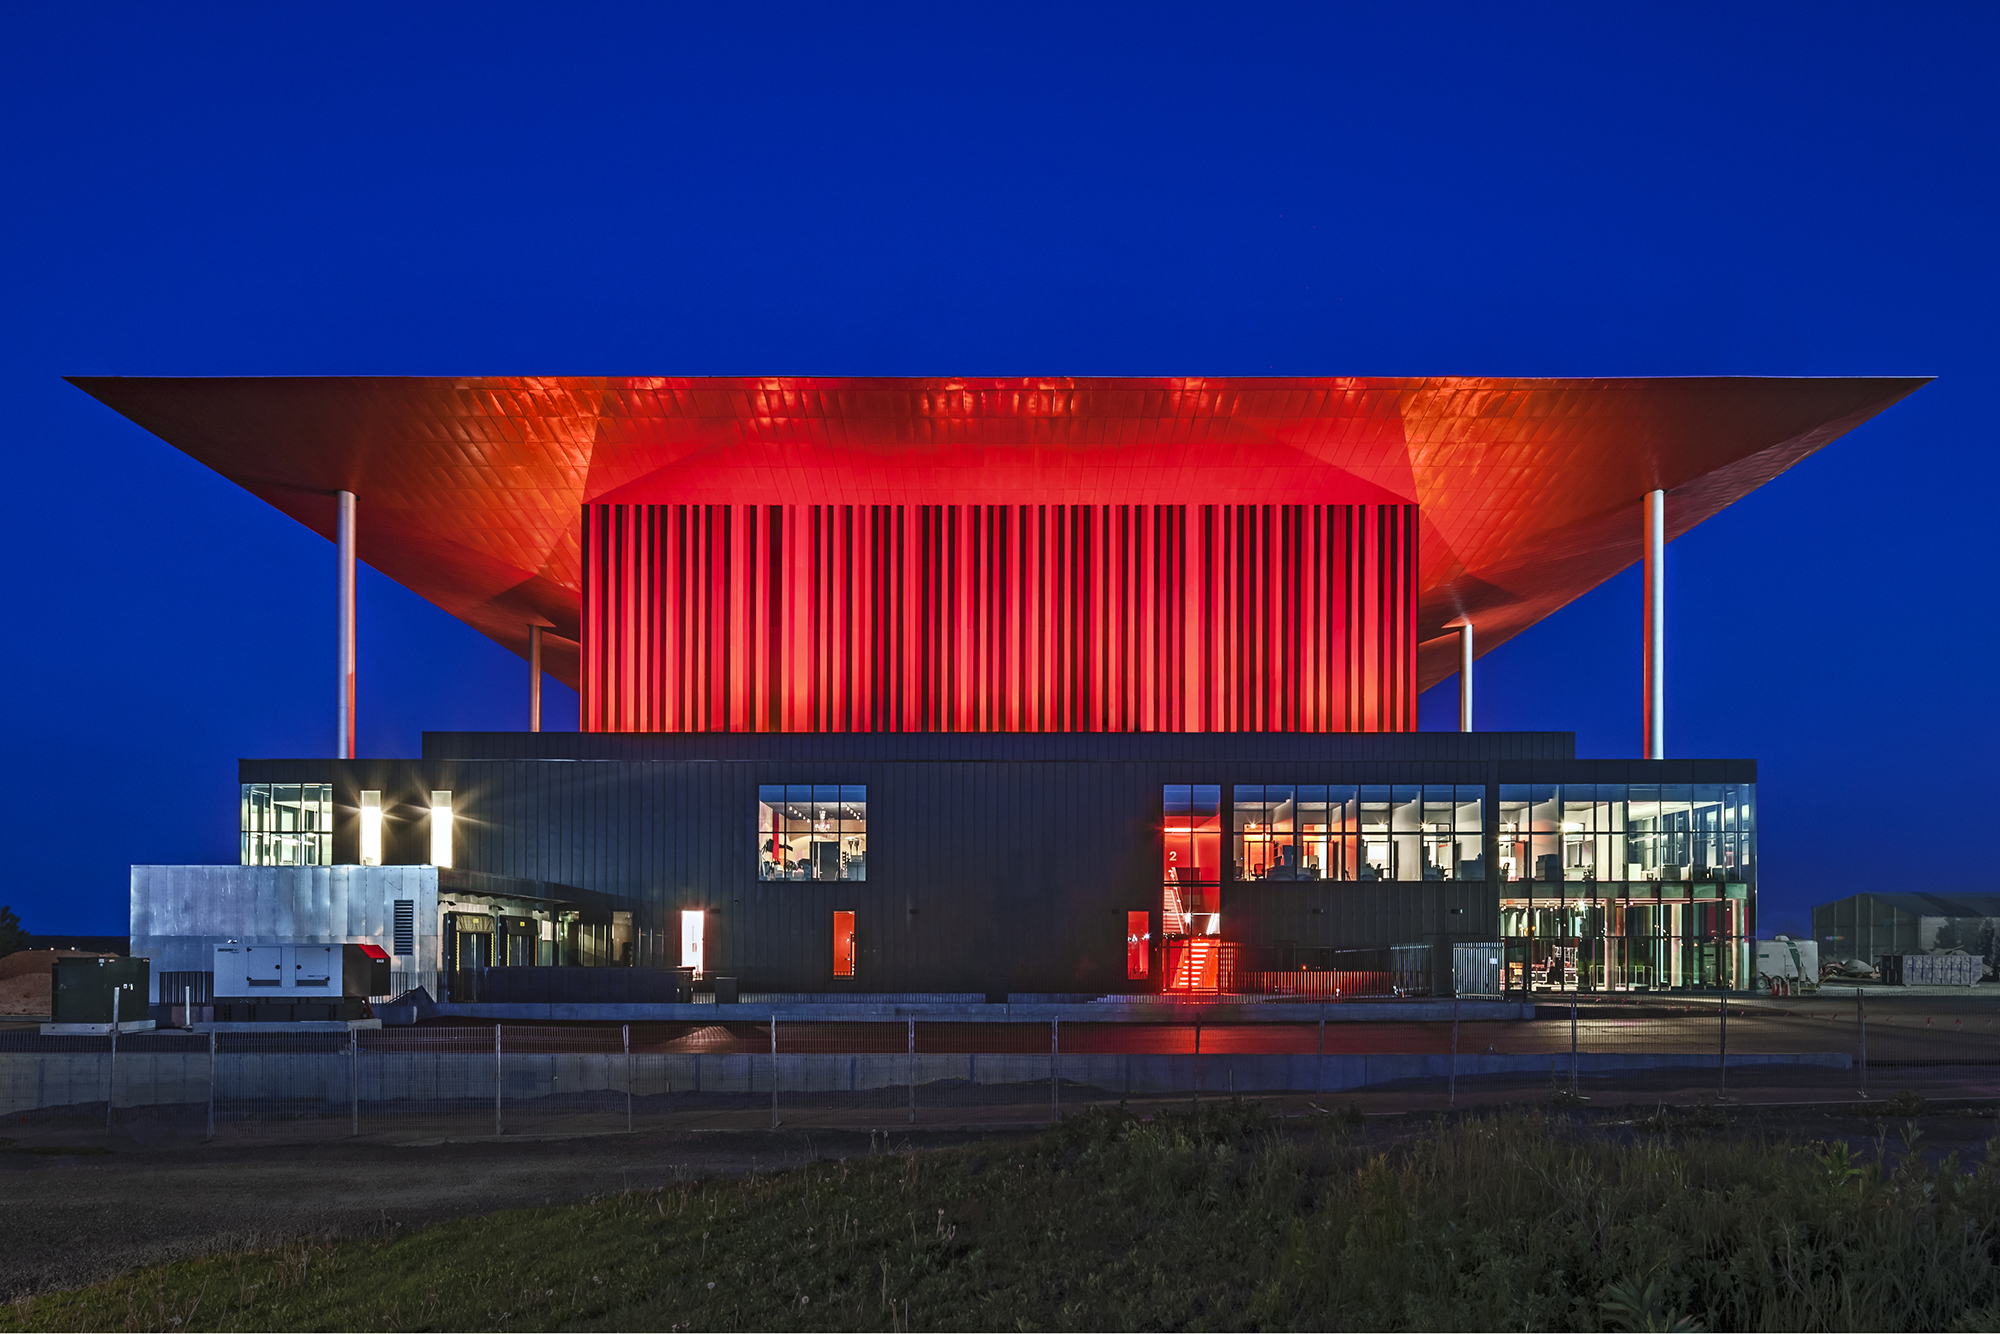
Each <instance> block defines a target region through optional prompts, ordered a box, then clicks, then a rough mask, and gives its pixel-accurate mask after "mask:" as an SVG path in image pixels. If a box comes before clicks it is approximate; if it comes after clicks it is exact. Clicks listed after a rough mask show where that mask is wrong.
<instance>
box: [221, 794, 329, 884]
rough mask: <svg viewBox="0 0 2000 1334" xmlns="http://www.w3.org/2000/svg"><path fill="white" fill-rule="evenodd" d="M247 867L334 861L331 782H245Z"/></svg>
mask: <svg viewBox="0 0 2000 1334" xmlns="http://www.w3.org/2000/svg"><path fill="white" fill-rule="evenodd" d="M242 816H243V819H242V830H243V865H245V866H328V865H331V864H332V862H333V787H332V785H331V784H329V783H245V784H244V785H243V805H242Z"/></svg>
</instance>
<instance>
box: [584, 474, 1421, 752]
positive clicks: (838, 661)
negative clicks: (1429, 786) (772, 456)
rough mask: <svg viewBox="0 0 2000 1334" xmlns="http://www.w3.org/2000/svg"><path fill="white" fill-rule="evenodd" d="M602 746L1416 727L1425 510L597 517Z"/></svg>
mask: <svg viewBox="0 0 2000 1334" xmlns="http://www.w3.org/2000/svg"><path fill="white" fill-rule="evenodd" d="M583 539H584V540H583V548H584V558H583V673H582V675H583V708H582V725H583V729H584V730H585V731H605V732H720V731H755V732H771V731H785V732H877V731H880V732H991V731H1005V732H1040V731H1049V732H1155V731H1202V732H1230V731H1243V732H1277V731H1292V732H1348V731H1353V732H1389V731H1405V730H1409V729H1412V728H1414V727H1415V726H1416V633H1415V622H1414V611H1415V600H1416V556H1417V552H1416V545H1417V518H1416V507H1415V506H1413V505H908V506H905V505H782V506H781V505H645V504H640V505H588V506H586V507H585V508H584V522H583Z"/></svg>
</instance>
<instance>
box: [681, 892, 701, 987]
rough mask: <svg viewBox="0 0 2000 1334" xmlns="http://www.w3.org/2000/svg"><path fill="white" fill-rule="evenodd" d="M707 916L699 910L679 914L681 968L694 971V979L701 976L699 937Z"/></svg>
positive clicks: (694, 909) (693, 909)
mask: <svg viewBox="0 0 2000 1334" xmlns="http://www.w3.org/2000/svg"><path fill="white" fill-rule="evenodd" d="M707 916H708V915H707V914H706V913H704V912H702V910H701V909H699V908H690V909H683V910H682V912H681V967H683V968H692V969H694V974H695V976H696V977H700V976H701V936H702V929H703V925H704V923H705V922H706V920H707Z"/></svg>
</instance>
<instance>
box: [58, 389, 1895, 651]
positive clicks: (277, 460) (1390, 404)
mask: <svg viewBox="0 0 2000 1334" xmlns="http://www.w3.org/2000/svg"><path fill="white" fill-rule="evenodd" d="M74 383H76V384H77V385H78V386H79V387H80V388H82V389H83V390H85V391H86V392H87V393H90V394H92V395H94V396H95V397H97V398H98V399H100V400H102V401H103V402H104V403H106V404H108V405H109V406H111V407H112V408H114V409H116V410H117V411H119V412H121V413H123V414H124V415H125V416H127V417H129V418H131V419H132V420H133V421H135V422H137V423H138V424H139V425H141V426H143V427H145V428H146V429H147V430H149V431H152V432H153V433H154V434H156V435H158V436H160V437H161V438H162V439H164V440H166V441H167V442H168V443H170V444H172V445H174V446H175V447H176V448H179V449H181V450H184V451H185V452H186V453H188V454H190V455H192V456H193V457H194V458H196V459H198V460H200V461H201V462H202V463H205V464H207V465H208V466H209V467H211V468H213V469H215V470H216V471H217V472H219V473H221V474H222V475H223V476H224V477H227V478H229V479H230V480H231V481H233V482H235V483H237V484H238V485H240V486H242V487H244V488H246V489H248V490H249V491H251V492H253V493H255V494H256V495H258V496H260V497H261V498H263V499H264V500H266V501H268V502H270V503H271V504H272V505H275V506H277V507H278V508H279V509H281V510H283V511H284V512H285V513H287V514H289V515H291V516H292V517H293V518H295V519H297V520H298V521H299V522H301V523H303V524H305V525H306V526H307V527H309V528H311V529H313V530H314V531H315V532H318V533H321V534H323V535H325V536H327V537H329V538H330V537H331V536H332V535H333V526H334V506H333V499H332V493H333V492H335V491H338V490H348V491H353V492H354V493H355V494H356V496H357V497H358V498H359V499H358V509H359V519H360V531H359V537H358V547H359V554H360V558H361V559H362V560H364V561H366V562H367V563H368V564H370V565H372V566H374V567H375V568H376V569H378V570H380V571H381V572H382V573H384V574H386V575H388V576H389V577H390V578H392V579H394V580H396V581H397V582H398V583H401V584H403V585H404V586H406V587H408V588H409V589H411V590H412V591H414V592H416V593H418V594H419V595H421V596H423V597H425V598H428V599H429V600H430V601H432V602H434V603H436V604H437V605H438V606H439V607H442V608H443V609H444V610H446V611H448V612H450V613H451V614H452V615H454V616H456V617H458V618H459V619H461V620H463V621H465V622H466V623H467V624H469V625H472V626H474V627H475V628H477V629H478V630H480V631H482V632H483V633H485V634H487V635H489V636H491V637H492V638H493V639H495V640H497V641H498V642H500V643H501V644H504V645H506V646H507V647H508V648H510V649H512V650H514V651H515V652H517V653H521V654H523V655H524V656H525V654H526V652H527V640H528V630H527V627H528V625H529V624H530V623H537V624H541V625H544V626H547V627H550V629H549V633H548V635H546V636H545V643H546V645H547V647H546V649H545V654H544V660H545V663H546V665H547V667H548V669H549V671H550V672H552V673H553V674H554V675H555V676H557V677H558V678H559V679H561V680H564V681H566V682H568V683H569V684H571V685H572V686H574V685H575V684H577V669H578V664H577V650H576V644H575V641H576V638H577V634H578V598H579V592H580V586H581V577H582V569H581V556H580V550H579V528H580V515H581V511H582V506H583V505H584V504H586V503H589V502H594V501H613V502H619V501H622V502H667V501H674V502H706V503H723V502H729V503H738V504H791V503H809V504H843V503H855V504H898V503H920V502H929V503H951V502H957V503H972V502H981V503H993V504H1008V505H1019V504H1054V503H1063V504H1091V503H1099V504H1155V503H1172V504H1275V503H1308V502H1319V503H1342V502H1351V503H1374V502H1388V501H1401V502H1415V503H1416V504H1417V506H1418V507H1419V514H1420V531H1419V544H1420V560H1421V569H1420V574H1419V613H1418V627H1417V631H1418V638H1419V639H1420V640H1421V641H1422V648H1421V650H1420V660H1419V669H1418V677H1419V686H1420V687H1428V686H1430V685H1433V684H1435V683H1436V682H1438V681H1440V680H1442V679H1443V678H1444V677H1446V676H1448V675H1450V674H1451V672H1452V671H1453V670H1455V668H1456V659H1455V656H1454V653H1455V649H1454V647H1453V642H1452V637H1451V636H1450V635H1449V634H1448V632H1447V631H1446V629H1445V627H1446V625H1447V624H1448V623H1449V622H1452V621H1453V620H1454V619H1455V618H1457V617H1459V616H1470V617H1471V618H1472V620H1473V623H1474V624H1475V626H1477V627H1478V643H1479V647H1480V650H1481V651H1482V652H1483V651H1485V650H1487V649H1490V648H1493V647H1494V646H1496V645H1498V644H1501V643H1504V642H1506V641H1507V640H1508V639H1509V638H1511V637H1512V636H1513V635H1515V634H1517V633H1519V632H1520V631H1521V630H1523V629H1525V628H1526V627H1528V626H1530V625H1532V624H1534V623H1535V622H1536V621H1538V620H1540V619H1541V618H1542V617H1544V616H1547V615H1548V614H1549V613H1551V612H1553V611H1555V610H1556V609H1557V608H1559V607H1562V606H1563V605H1564V604H1566V603H1568V602H1570V601H1571V600H1572V599H1574V598H1576V597H1578V596H1580V595H1582V594H1583V593H1586V592H1588V591H1589V590H1590V589H1592V588H1594V587H1596V586H1597V585H1598V584H1600V583H1602V582H1603V581H1604V580H1606V579H1608V578H1610V577H1611V576H1612V575H1614V574H1616V573H1617V572H1618V571H1619V570H1621V569H1623V568H1624V567H1625V566H1627V565H1629V564H1631V563H1632V562H1633V561H1635V560H1637V559H1638V558H1639V557H1640V554H1641V552H1640V541H1641V525H1640V501H1641V498H1642V497H1643V496H1644V495H1645V493H1646V492H1647V491H1649V490H1652V489H1654V488H1665V490H1666V492H1667V532H1668V536H1669V537H1670V538H1671V537H1675V536H1678V535H1679V534H1681V533H1683V532H1686V531H1687V530H1688V529H1690V528H1692V527H1693V526H1694V525H1696V524H1698V523H1700V522H1701V521H1702V520H1703V519H1706V518H1708V517H1709V516H1710V515H1711V514H1714V513H1715V512H1716V511H1717V510H1720V509H1721V508H1722V507H1723V506H1725V505H1728V504H1729V503H1731V502H1732V501H1734V500H1736V499H1737V498H1738V497H1740V496H1742V495H1744V494H1746V493H1748V492H1749V491H1751V490H1753V489H1754V488H1756V487H1758V486H1761V485H1762V484H1763V483H1765V482H1767V481H1769V480H1770V479H1771V478H1773V477H1775V476H1777V475H1778V474H1779V473H1781V472H1783V471H1784V470H1785V469H1786V468H1789V467H1790V466H1792V464H1794V463H1797V462H1798V461H1799V460H1800V459H1802V458H1804V457H1805V456H1806V455H1808V454H1811V453H1812V452H1813V451H1814V450H1817V449H1819V448H1820V447H1821V446H1823V445H1825V444H1827V443H1828V442H1829V441H1832V440H1834V439H1836V438H1837V437H1839V436H1840V435H1842V434H1844V433H1845V432H1847V431H1849V430H1852V429H1853V428H1854V427H1855V426H1857V425H1859V424H1860V423H1861V422H1864V421H1866V420H1867V419H1868V418H1870V417H1872V416H1874V415H1875V414H1876V413H1878V412H1880V411H1882V410H1883V409H1884V408H1886V407H1888V406H1889V405H1890V404H1892V403H1895V402H1896V401H1897V400H1898V399H1901V398H1902V397H1904V396H1905V395H1906V394H1909V393H1911V392H1912V391H1914V390H1915V389H1917V388H1918V387H1919V386H1920V385H1922V384H1924V383H1925V380H1924V379H1922V378H1829V379H1633V380H1522V379H1505V378H1490V377H1477V376H1445V377H1438V378H1417V377H1413V378H1395V377H1388V378H1382V377H1368V378H1340V377H1332V376H1328V377H1317V376H1315V377H1306V378H1284V379H1280V378H1273V379H1261V378H1238V377H1231V378H1224V379H1186V378H1181V379H1174V378H1125V377H1118V378H1108V377H1107V378H1088V379H1065V378H1036V377H1026V378H979V379H954V378H948V377H940V378H912V379H873V378H846V377H841V378H816V377H789V376H779V377H768V378H760V377H725V378H713V379H706V378H658V379H655V378H647V377H631V378H607V377H598V376H580V375H579V376H519V377H514V376H481V377H466V378H448V377H436V378H414V377H412V378H401V377H387V376H355V377H328V378H270V379H261V378H260V379H227V378H218V379H164V378H147V379H127V378H114V377H103V378H95V377H92V378H78V379H77V380H75V382H74Z"/></svg>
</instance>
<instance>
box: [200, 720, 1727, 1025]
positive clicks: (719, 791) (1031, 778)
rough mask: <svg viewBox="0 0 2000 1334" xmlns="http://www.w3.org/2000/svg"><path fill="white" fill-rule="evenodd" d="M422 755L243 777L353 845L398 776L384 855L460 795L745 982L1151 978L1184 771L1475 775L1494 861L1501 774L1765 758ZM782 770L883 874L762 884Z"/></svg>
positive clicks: (1238, 886) (1291, 912) (972, 750)
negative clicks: (838, 975) (312, 807)
mask: <svg viewBox="0 0 2000 1334" xmlns="http://www.w3.org/2000/svg"><path fill="white" fill-rule="evenodd" d="M425 751H426V757H425V758H423V759H418V760H350V761H336V760H324V759H300V760H244V761H242V762H241V763H240V765H239V776H240V778H241V781H243V782H246V783H247V782H284V783H295V782H327V783H331V784H332V785H333V788H334V800H335V807H336V810H335V831H334V832H335V840H334V857H335V860H336V861H344V862H351V861H354V860H355V859H356V857H357V854H358V850H359V836H358V824H359V816H358V809H357V808H358V802H359V796H358V794H359V793H360V792H361V791H362V790H364V789H375V790H379V791H381V792H382V793H383V805H384V812H385V815H384V860H385V861H387V862H390V863H402V864H415V863H422V862H424V861H426V860H428V857H429V846H430V844H429V814H428V807H429V799H430V793H431V791H432V790H433V789H449V790H450V791H451V792H452V793H453V805H454V810H455V812H456V816H457V818H456V827H455V836H454V837H455V842H454V858H453V860H454V862H455V864H456V866H457V867H458V868H460V869H462V870H465V871H472V872H489V873H493V874H497V875H505V876H509V877H514V878H518V879H525V880H537V881H546V882H551V883H553V884H557V885H569V886H576V887H579V888H582V889H584V890H587V891H593V892H594V893H595V894H597V895H602V896H604V898H603V899H602V900H599V901H598V902H599V904H600V906H602V905H603V904H605V903H609V904H612V905H615V906H617V907H620V908H627V909H629V910H631V911H632V912H633V914H634V919H635V927H636V928H637V930H638V932H639V942H638V943H639V950H640V957H639V962H640V963H642V964H650V965H652V966H656V967H671V966H673V965H674V964H676V963H678V962H679V926H680V922H679V916H678V915H679V913H680V912H682V911H683V910H688V909H699V910H701V911H702V912H704V913H705V914H706V919H705V921H706V924H705V951H706V956H707V970H708V972H710V973H711V974H723V975H733V976H736V977H738V978H739V979H741V983H742V986H743V987H744V989H746V990H751V991H816V990H825V989H829V988H834V989H842V988H849V987H851V988H852V989H854V990H857V991H891V992H936V991H952V992H1000V991H1015V992H1022V991H1032V992H1077V991H1090V992H1100V993H1110V992H1120V991H1127V990H1152V989H1155V988H1156V987H1157V986H1158V984H1159V978H1158V976H1157V975H1155V976H1153V977H1150V978H1148V979H1146V980H1145V981H1144V982H1129V983H1128V981H1127V980H1126V977H1125V957H1124V938H1125V914H1126V913H1127V912H1139V911H1144V912H1147V913H1148V914H1150V920H1151V922H1152V925H1153V929H1154V931H1155V933H1157V932H1158V930H1159V925H1160V922H1159V907H1160V897H1161V879H1162V874H1161V866H1160V855H1161V854H1160V835H1159V832H1158V831H1159V828H1160V822H1161V789H1162V787H1163V786H1164V785H1166V784H1169V783H1212V784H1218V785H1221V786H1223V787H1224V788H1225V790H1226V789H1227V788H1228V787H1229V786H1230V785H1233V784H1238V783H1469V784H1484V785H1486V786H1487V800H1488V807H1487V809H1488V812H1489V817H1488V826H1487V827H1488V831H1489V832H1488V836H1487V848H1486V864H1487V866H1488V867H1489V868H1491V867H1495V866H1497V865H1498V856H1497V846H1496V843H1495V839H1496V838H1497V833H1496V832H1495V830H1496V826H1497V821H1496V820H1494V819H1493V813H1494V812H1496V811H1497V806H1496V805H1495V804H1494V803H1495V802H1496V801H1497V798H1498V788H1497V786H1496V785H1497V784H1500V783H1551V782H1579V783H1581V782H1605V783H1619V782H1632V783H1647V782H1690V781H1701V782H1713V781H1732V782H1754V781H1755V776H1756V765H1755V762H1754V761H1748V760H1723V761H1689V760H1670V761H1640V760H1578V759H1576V758H1575V757H1574V754H1573V738H1572V736H1571V734H1568V733H1469V734H1460V733H1403V734H1374V735H1351V736H1332V737H1327V736H1288V735H1282V734H1191V735H1180V734H1152V733H1147V734H1132V735H1092V734H1076V733H1060V734H964V733H960V734H949V735H917V736H910V735H886V734H854V735H818V736H815V735H793V734H759V735H750V736H716V735H700V736H657V735H645V736H621V735H602V734H593V735H580V734H577V733H539V734H533V733H531V734H498V733H432V734H428V735H427V736H426V738H425ZM537 756H539V757H540V758H536V757H537ZM1711 774H1719V775H1721V776H1722V777H1721V778H1715V777H1710V776H1709V775H1711ZM1697 775H1699V777H1697ZM766 783H826V784H832V783H844V784H865V785H866V786H867V788H868V822H869V829H868V852H867V874H868V878H867V879H866V880H864V881H832V882H828V881H789V880H787V881H764V880H760V879H759V878H758V876H757V870H758V857H757V830H756V811H757V788H758V786H759V785H760V784H766ZM1222 903H1223V911H1224V921H1225V929H1226V933H1227V935H1228V936H1229V937H1230V938H1232V939H1238V940H1243V941H1246V942H1256V943H1257V944H1258V945H1259V947H1260V948H1262V947H1263V946H1266V945H1268V946H1271V947H1272V948H1273V949H1276V948H1278V946H1279V944H1280V943H1281V942H1286V943H1289V946H1290V947H1295V948H1298V949H1351V948H1374V947H1380V946H1384V945H1391V944H1405V943H1429V944H1432V945H1433V946H1434V951H1433V952H1434V954H1436V953H1438V951H1437V950H1436V949H1435V947H1436V946H1439V945H1442V944H1445V943H1447V942H1449V941H1450V940H1452V939H1461V940H1492V939H1496V938H1497V936H1498V929H1499V921H1498V894H1497V892H1496V887H1495V886H1492V885H1489V884H1486V883H1484V882H1478V883H1465V882H1449V881H1447V882H1335V881H1315V882H1292V883H1272V882H1252V883H1231V884H1227V885H1225V887H1224V889H1223V896H1222ZM836 911H851V912H853V913H854V914H855V917H856V935H857V946H858V948H857V956H858V957H857V976H856V977H855V978H853V979H852V980H851V981H848V980H845V979H841V980H836V979H835V978H834V977H833V963H834V960H833V914H834V913H835V912H836ZM1256 966H1263V965H1262V961H1261V957H1260V961H1259V963H1258V964H1257V965H1256Z"/></svg>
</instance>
